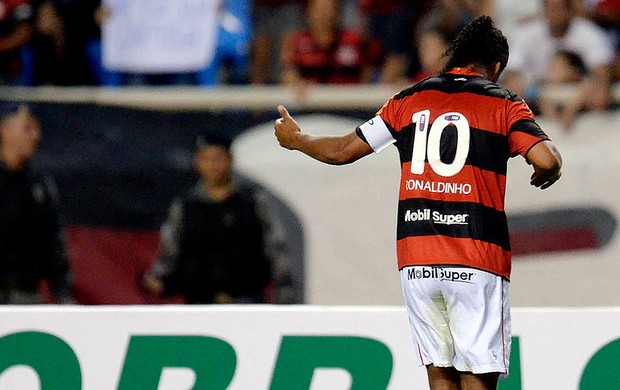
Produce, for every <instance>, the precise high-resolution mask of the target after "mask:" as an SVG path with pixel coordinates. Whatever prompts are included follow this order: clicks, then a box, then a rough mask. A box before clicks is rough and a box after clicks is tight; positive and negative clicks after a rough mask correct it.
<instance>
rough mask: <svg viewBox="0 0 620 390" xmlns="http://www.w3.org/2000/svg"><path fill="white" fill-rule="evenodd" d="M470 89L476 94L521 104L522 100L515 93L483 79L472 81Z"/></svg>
mask: <svg viewBox="0 0 620 390" xmlns="http://www.w3.org/2000/svg"><path fill="white" fill-rule="evenodd" d="M471 83H472V87H473V89H474V90H475V91H476V93H477V94H480V95H485V96H489V97H495V98H499V99H504V100H508V101H510V102H522V101H523V99H521V97H520V96H519V95H517V94H516V93H514V92H512V91H510V90H508V89H506V88H505V87H503V86H501V85H499V84H497V83H496V82H493V81H491V80H487V79H484V78H480V79H476V80H472V81H471Z"/></svg>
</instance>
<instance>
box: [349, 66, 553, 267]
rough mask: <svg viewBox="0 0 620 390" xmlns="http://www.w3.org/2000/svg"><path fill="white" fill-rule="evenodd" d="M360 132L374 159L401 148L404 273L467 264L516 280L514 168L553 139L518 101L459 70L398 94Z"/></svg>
mask: <svg viewBox="0 0 620 390" xmlns="http://www.w3.org/2000/svg"><path fill="white" fill-rule="evenodd" d="M358 130H359V132H361V135H362V136H363V138H364V139H365V140H366V141H367V142H368V143H369V144H370V145H371V146H372V147H373V149H374V150H375V151H376V152H379V151H380V150H381V149H383V148H384V147H386V146H388V145H390V144H392V143H394V144H395V146H396V147H397V148H398V152H399V155H400V161H401V181H400V195H399V203H398V225H397V254H398V266H399V269H402V268H403V267H407V266H412V265H462V266H468V267H473V268H477V269H481V270H484V271H488V272H492V273H494V274H497V275H501V276H503V277H505V278H507V279H509V278H510V270H511V254H510V241H509V236H508V225H507V220H506V214H505V211H504V198H505V196H504V195H505V189H506V170H507V163H508V159H509V158H510V157H514V156H516V155H522V156H523V157H526V156H527V153H528V151H529V150H530V149H531V148H532V147H533V146H534V145H535V144H537V143H538V142H540V141H542V140H546V139H548V137H547V136H546V134H545V133H544V132H543V131H542V130H541V128H540V127H539V126H538V124H537V123H536V122H535V120H534V115H533V114H532V112H531V111H530V109H529V107H528V106H527V105H526V104H525V102H524V101H523V100H522V99H521V98H519V97H518V96H516V95H514V94H512V93H510V92H509V91H507V90H506V89H503V88H501V87H499V86H498V85H497V84H496V83H494V82H492V81H489V80H487V79H485V78H484V77H482V75H480V74H478V73H475V72H472V71H470V70H467V69H462V68H454V69H452V70H451V71H450V72H448V73H446V74H443V75H440V76H437V77H431V78H428V79H426V80H424V81H421V82H420V83H418V84H416V85H415V86H413V87H411V88H409V89H406V90H404V91H402V92H400V93H399V94H397V95H395V96H394V97H393V98H392V99H390V100H389V101H388V102H387V103H386V104H385V105H384V106H383V108H382V109H381V110H380V111H379V112H378V113H377V116H376V117H375V118H373V119H371V120H370V121H368V122H366V123H365V124H363V125H361V126H360V127H359V129H358Z"/></svg>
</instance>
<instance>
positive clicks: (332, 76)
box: [281, 0, 381, 84]
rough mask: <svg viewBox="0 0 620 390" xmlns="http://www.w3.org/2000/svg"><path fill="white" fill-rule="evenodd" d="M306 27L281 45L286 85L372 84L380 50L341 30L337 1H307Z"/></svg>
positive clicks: (375, 45)
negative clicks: (370, 82)
mask: <svg viewBox="0 0 620 390" xmlns="http://www.w3.org/2000/svg"><path fill="white" fill-rule="evenodd" d="M306 20H307V25H308V28H307V29H306V30H302V31H298V32H296V33H294V34H291V35H290V36H288V37H287V39H286V41H285V43H284V45H283V46H282V55H281V60H282V64H283V65H284V74H283V78H284V80H283V81H284V82H285V83H287V84H300V83H311V84H354V83H366V82H369V81H371V78H372V72H373V70H374V68H375V67H376V66H377V65H378V64H379V60H380V58H381V47H380V45H379V44H378V43H377V42H374V41H370V40H368V39H366V38H365V37H364V36H363V35H362V34H361V33H358V32H356V31H354V30H348V29H342V28H340V27H339V26H340V23H339V22H340V8H339V4H338V2H337V1H336V0H310V1H309V3H308V8H307V10H306Z"/></svg>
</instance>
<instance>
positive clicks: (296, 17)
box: [0, 0, 620, 105]
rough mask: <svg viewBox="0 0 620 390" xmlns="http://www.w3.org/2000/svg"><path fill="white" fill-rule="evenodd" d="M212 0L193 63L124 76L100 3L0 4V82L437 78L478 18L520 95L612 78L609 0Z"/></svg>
mask: <svg viewBox="0 0 620 390" xmlns="http://www.w3.org/2000/svg"><path fill="white" fill-rule="evenodd" d="M213 1H214V2H216V3H217V5H216V8H214V9H217V11H214V12H217V14H218V15H217V16H218V17H217V18H215V19H214V20H215V23H217V24H218V26H217V33H216V34H214V38H213V39H215V40H216V41H217V42H216V43H215V55H213V56H212V57H213V58H212V59H211V61H209V63H208V64H207V65H206V67H205V68H204V69H201V70H198V71H192V72H187V73H183V72H179V73H176V74H159V73H158V74H150V75H149V74H140V75H136V74H123V73H122V72H111V71H110V70H109V69H105V67H103V66H102V61H101V55H102V54H101V53H102V49H101V47H102V44H101V27H102V26H104V25H105V24H106V23H107V21H108V20H109V18H110V17H112V16H113V12H114V10H113V9H110V7H107V6H106V4H107V3H105V2H104V3H103V5H102V2H101V0H0V82H1V83H2V84H5V85H125V84H149V85H160V84H196V85H214V84H278V83H297V84H302V83H310V84H311V83H399V82H404V83H410V82H412V81H416V80H419V79H421V78H424V77H426V76H428V75H431V74H434V73H437V72H438V71H439V70H440V69H441V66H442V57H441V54H442V53H443V51H444V49H445V48H446V46H447V44H448V42H449V41H450V39H451V37H452V36H453V35H454V34H455V32H456V31H458V29H459V28H460V27H461V26H462V25H463V24H464V23H466V22H468V21H469V20H471V19H472V18H474V17H475V16H477V15H480V14H487V15H490V16H492V17H493V18H494V20H495V21H496V24H497V25H498V26H499V27H500V28H501V29H502V30H503V31H504V33H505V34H506V35H507V37H508V38H509V40H510V42H511V57H512V58H511V65H510V66H511V68H512V70H515V71H518V73H520V74H521V76H522V77H521V80H514V78H513V80H511V82H512V86H517V89H518V92H521V93H524V94H525V95H526V96H527V95H528V94H529V95H530V97H532V96H533V94H534V93H535V92H534V91H531V90H529V89H528V88H529V87H531V85H532V84H540V83H542V82H549V83H557V82H566V81H569V82H574V81H576V80H581V79H583V78H586V77H587V76H588V75H590V74H591V73H599V72H598V71H599V65H604V66H605V67H606V72H607V73H608V74H607V75H606V76H605V78H607V79H609V80H614V79H617V78H618V77H619V75H618V73H620V72H619V68H620V66H618V49H619V42H620V39H619V32H620V1H618V0H532V1H526V2H523V1H518V0H503V1H496V0H440V1H431V0H213ZM112 4H113V3H112ZM119 12H122V11H119ZM532 39H541V40H542V41H539V40H537V41H532ZM524 41H525V42H524ZM547 41H549V43H547ZM541 45H542V46H545V47H544V49H543V50H539V49H541V47H542V46H541ZM547 46H548V48H547ZM595 49H596V50H597V51H598V53H591V51H594V50H595ZM528 51H532V52H533V53H529V52H528ZM610 51H612V52H610ZM530 57H532V58H530ZM119 73H120V74H119ZM597 79H598V81H601V78H600V77H597ZM597 104H599V105H600V104H601V103H600V102H599V103H597Z"/></svg>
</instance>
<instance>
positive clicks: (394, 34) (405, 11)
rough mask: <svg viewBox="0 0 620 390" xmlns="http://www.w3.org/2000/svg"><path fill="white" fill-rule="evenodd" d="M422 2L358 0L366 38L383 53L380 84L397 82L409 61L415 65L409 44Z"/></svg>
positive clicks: (421, 8) (411, 45) (413, 54)
mask: <svg viewBox="0 0 620 390" xmlns="http://www.w3.org/2000/svg"><path fill="white" fill-rule="evenodd" d="M423 3H425V1H423V0H416V1H411V0H359V4H360V9H361V11H362V15H365V16H366V19H367V26H366V32H367V34H368V37H369V38H371V39H375V40H377V41H378V42H379V43H380V44H381V46H382V47H383V49H384V50H385V57H384V60H383V64H382V67H381V68H382V69H381V74H380V76H379V78H380V80H381V82H384V83H395V82H398V81H400V80H401V79H402V78H403V77H404V76H405V74H406V71H407V67H408V66H409V65H410V63H411V62H415V63H416V64H417V54H416V53H415V51H414V47H413V42H412V41H413V35H414V24H415V21H416V16H418V15H419V14H421V13H422V10H423V8H424V7H423Z"/></svg>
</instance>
